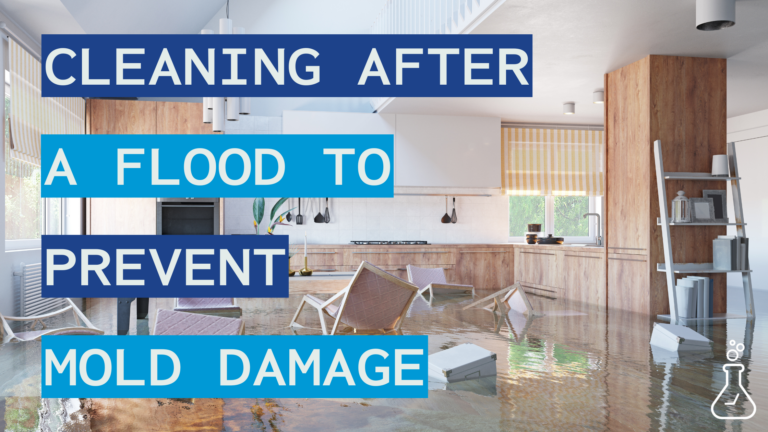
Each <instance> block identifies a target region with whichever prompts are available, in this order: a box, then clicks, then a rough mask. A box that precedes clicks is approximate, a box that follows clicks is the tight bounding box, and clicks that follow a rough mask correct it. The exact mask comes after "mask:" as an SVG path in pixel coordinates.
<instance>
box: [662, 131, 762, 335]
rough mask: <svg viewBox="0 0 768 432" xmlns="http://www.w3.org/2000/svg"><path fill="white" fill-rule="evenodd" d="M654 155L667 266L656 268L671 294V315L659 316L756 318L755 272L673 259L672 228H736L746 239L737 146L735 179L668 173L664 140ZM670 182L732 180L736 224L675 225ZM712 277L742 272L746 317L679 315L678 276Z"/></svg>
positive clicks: (731, 150) (732, 166) (732, 161)
mask: <svg viewBox="0 0 768 432" xmlns="http://www.w3.org/2000/svg"><path fill="white" fill-rule="evenodd" d="M653 155H654V157H655V159H656V184H657V186H658V190H659V209H660V210H661V216H660V217H659V221H658V224H659V225H660V226H661V227H662V229H661V237H662V241H663V243H664V263H659V264H657V265H656V270H658V271H660V272H664V273H666V276H667V294H668V295H669V311H670V314H669V315H659V316H658V317H659V318H661V319H668V320H670V322H672V323H673V324H674V323H677V322H679V321H680V322H681V323H683V324H684V323H685V322H686V321H718V320H725V319H736V318H742V319H743V318H748V319H753V318H754V317H755V304H754V298H753V296H752V270H731V271H726V270H715V269H714V268H713V265H712V263H692V264H679V263H678V264H676V263H675V262H674V260H673V258H672V245H671V244H670V234H669V227H670V226H684V225H690V226H728V225H733V226H736V235H737V236H738V237H746V232H745V229H744V226H745V225H746V223H744V213H743V208H742V206H741V186H740V183H739V181H740V180H741V177H739V168H738V165H737V164H736V146H735V143H728V165H729V170H730V175H732V176H733V177H717V176H712V175H711V174H708V173H686V172H665V171H664V162H663V161H662V157H661V141H659V140H656V141H655V142H654V146H653ZM667 180H690V181H729V182H730V183H731V197H732V199H733V210H734V213H735V215H734V218H735V220H736V222H734V223H686V224H682V223H677V224H675V223H672V222H671V220H670V218H669V216H668V215H669V209H668V208H667V204H668V202H667V188H666V181H667ZM685 273H694V274H704V273H706V274H712V273H741V279H742V284H743V285H744V304H745V305H746V315H745V316H741V315H733V314H715V316H713V317H710V318H680V317H678V316H677V291H676V290H675V274H685Z"/></svg>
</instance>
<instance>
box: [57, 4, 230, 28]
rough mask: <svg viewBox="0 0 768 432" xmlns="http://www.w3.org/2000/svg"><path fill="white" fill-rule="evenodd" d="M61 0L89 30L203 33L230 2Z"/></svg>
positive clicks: (81, 24) (83, 26)
mask: <svg viewBox="0 0 768 432" xmlns="http://www.w3.org/2000/svg"><path fill="white" fill-rule="evenodd" d="M60 1H61V3H63V4H64V6H66V8H67V10H69V12H70V13H71V14H72V16H73V17H74V18H75V20H77V22H78V23H80V26H81V27H82V28H83V30H85V32H86V33H89V34H106V33H113V34H194V33H199V32H200V29H202V28H203V26H204V25H205V23H207V22H208V20H209V19H210V18H211V16H212V15H213V14H215V13H216V12H217V11H218V10H219V9H221V7H222V6H223V5H224V4H225V3H226V0H60ZM241 1H243V0H241ZM47 33H50V31H49V32H47Z"/></svg>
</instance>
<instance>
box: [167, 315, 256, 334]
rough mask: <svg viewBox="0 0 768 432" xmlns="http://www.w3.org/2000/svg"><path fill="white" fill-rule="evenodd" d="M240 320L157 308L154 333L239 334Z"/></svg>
mask: <svg viewBox="0 0 768 432" xmlns="http://www.w3.org/2000/svg"><path fill="white" fill-rule="evenodd" d="M242 322H243V321H242V320H241V319H238V318H224V317H217V316H210V315H200V314H193V313H186V312H177V311H169V310H165V309H159V310H158V311H157V322H156V323H155V335H239V334H240V328H241V326H242Z"/></svg>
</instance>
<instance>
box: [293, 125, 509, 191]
mask: <svg viewBox="0 0 768 432" xmlns="http://www.w3.org/2000/svg"><path fill="white" fill-rule="evenodd" d="M283 133H285V134H394V135H395V186H418V187H475V188H499V187H501V119H500V118H498V117H465V116H437V115H411V114H362V113H334V112H316V111H284V112H283Z"/></svg>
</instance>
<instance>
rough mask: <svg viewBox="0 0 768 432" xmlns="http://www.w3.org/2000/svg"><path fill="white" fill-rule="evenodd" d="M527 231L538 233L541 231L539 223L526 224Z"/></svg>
mask: <svg viewBox="0 0 768 432" xmlns="http://www.w3.org/2000/svg"><path fill="white" fill-rule="evenodd" d="M528 232H529V233H540V232H541V224H528Z"/></svg>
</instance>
